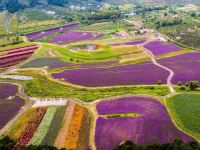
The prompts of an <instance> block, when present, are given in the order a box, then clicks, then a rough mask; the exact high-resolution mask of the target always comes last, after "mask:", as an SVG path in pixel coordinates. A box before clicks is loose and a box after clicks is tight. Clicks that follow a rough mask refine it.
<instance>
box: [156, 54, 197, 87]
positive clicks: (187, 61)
mask: <svg viewBox="0 0 200 150" xmlns="http://www.w3.org/2000/svg"><path fill="white" fill-rule="evenodd" d="M199 60H200V53H199V52H190V53H185V54H181V55H177V56H173V57H168V58H163V59H159V60H158V62H159V63H160V64H162V65H163V66H166V67H168V68H170V69H171V70H173V71H174V73H175V75H174V77H173V78H172V82H173V83H174V84H177V83H178V82H179V81H180V82H182V83H186V82H189V81H193V80H196V81H200V61H199Z"/></svg>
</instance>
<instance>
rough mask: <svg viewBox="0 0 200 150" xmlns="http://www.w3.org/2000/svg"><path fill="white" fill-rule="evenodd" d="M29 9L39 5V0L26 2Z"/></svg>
mask: <svg viewBox="0 0 200 150" xmlns="http://www.w3.org/2000/svg"><path fill="white" fill-rule="evenodd" d="M28 3H29V7H34V6H35V5H37V4H38V3H39V0H28Z"/></svg>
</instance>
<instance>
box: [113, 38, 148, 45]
mask: <svg viewBox="0 0 200 150" xmlns="http://www.w3.org/2000/svg"><path fill="white" fill-rule="evenodd" d="M145 41H146V40H145V39H144V40H133V41H130V42H124V43H114V44H110V45H111V46H122V45H138V44H142V43H144V42H145Z"/></svg>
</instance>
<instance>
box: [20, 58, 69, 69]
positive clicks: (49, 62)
mask: <svg viewBox="0 0 200 150" xmlns="http://www.w3.org/2000/svg"><path fill="white" fill-rule="evenodd" d="M70 65H71V64H70V63H67V62H63V61H61V60H60V59H59V58H36V59H34V60H32V61H30V62H28V63H26V64H24V65H23V66H22V68H40V67H48V68H59V67H64V66H70Z"/></svg>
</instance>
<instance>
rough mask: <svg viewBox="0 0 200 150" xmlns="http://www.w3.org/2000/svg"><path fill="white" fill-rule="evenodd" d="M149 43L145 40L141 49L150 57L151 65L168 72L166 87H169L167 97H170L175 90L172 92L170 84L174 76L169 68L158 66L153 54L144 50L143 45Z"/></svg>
mask: <svg viewBox="0 0 200 150" xmlns="http://www.w3.org/2000/svg"><path fill="white" fill-rule="evenodd" d="M149 42H151V41H148V40H147V41H146V42H145V43H143V44H142V45H141V48H142V49H144V50H145V51H146V52H147V53H148V54H149V56H150V58H151V61H152V63H153V64H154V65H156V66H158V67H160V68H162V69H165V70H166V71H168V72H169V76H168V78H167V86H168V87H169V90H170V94H169V95H171V94H173V93H175V90H174V88H173V86H172V83H171V81H172V78H173V76H174V71H173V70H171V69H169V68H167V67H165V66H163V65H161V64H159V63H158V62H157V61H156V58H155V56H154V54H153V53H152V52H151V51H149V50H148V49H146V48H145V47H144V45H145V44H147V43H149Z"/></svg>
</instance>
